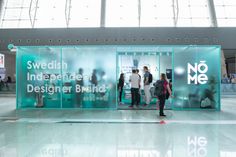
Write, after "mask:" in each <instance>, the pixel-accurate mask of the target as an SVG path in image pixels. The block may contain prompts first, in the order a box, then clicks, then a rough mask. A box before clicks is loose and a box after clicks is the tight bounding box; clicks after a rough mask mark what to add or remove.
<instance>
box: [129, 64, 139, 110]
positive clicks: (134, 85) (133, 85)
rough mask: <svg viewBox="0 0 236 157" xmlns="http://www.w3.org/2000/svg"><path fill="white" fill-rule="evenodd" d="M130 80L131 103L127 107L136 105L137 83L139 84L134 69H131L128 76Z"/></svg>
mask: <svg viewBox="0 0 236 157" xmlns="http://www.w3.org/2000/svg"><path fill="white" fill-rule="evenodd" d="M130 82H131V98H132V100H131V105H130V106H129V107H133V106H134V105H136V106H137V107H138V103H139V102H138V92H139V85H140V78H139V75H138V74H137V72H136V70H135V69H133V70H132V75H131V76H130Z"/></svg>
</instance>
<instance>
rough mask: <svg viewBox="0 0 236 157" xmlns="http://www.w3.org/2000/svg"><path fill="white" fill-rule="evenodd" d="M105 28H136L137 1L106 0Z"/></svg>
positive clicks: (137, 17) (137, 20)
mask: <svg viewBox="0 0 236 157" xmlns="http://www.w3.org/2000/svg"><path fill="white" fill-rule="evenodd" d="M106 26H107V27H138V26H139V15H138V0H107V1H106Z"/></svg>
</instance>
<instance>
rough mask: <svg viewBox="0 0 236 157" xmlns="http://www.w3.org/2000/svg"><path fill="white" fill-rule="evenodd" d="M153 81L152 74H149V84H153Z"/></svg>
mask: <svg viewBox="0 0 236 157" xmlns="http://www.w3.org/2000/svg"><path fill="white" fill-rule="evenodd" d="M152 80H153V78H152V74H151V73H149V76H148V83H152Z"/></svg>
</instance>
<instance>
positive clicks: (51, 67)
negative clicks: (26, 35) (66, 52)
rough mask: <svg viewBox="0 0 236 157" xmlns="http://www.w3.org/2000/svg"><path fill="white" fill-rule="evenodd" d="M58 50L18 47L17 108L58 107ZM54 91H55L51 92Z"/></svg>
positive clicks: (59, 101)
mask: <svg viewBox="0 0 236 157" xmlns="http://www.w3.org/2000/svg"><path fill="white" fill-rule="evenodd" d="M60 52H61V51H60V48H59V47H58V48H49V47H18V51H17V66H16V70H17V105H18V108H34V107H45V108H60V107H61V93H60V89H58V88H60V86H61V81H60V79H57V78H56V76H58V75H60V73H61V66H60V63H61V59H60V58H61V53H60ZM56 88H57V89H58V90H59V92H53V90H55V89H56Z"/></svg>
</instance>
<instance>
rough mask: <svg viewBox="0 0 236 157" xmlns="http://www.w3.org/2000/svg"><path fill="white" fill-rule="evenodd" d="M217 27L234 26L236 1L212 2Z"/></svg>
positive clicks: (222, 0)
mask: <svg viewBox="0 0 236 157" xmlns="http://www.w3.org/2000/svg"><path fill="white" fill-rule="evenodd" d="M214 4H215V10H216V17H217V23H218V26H223V27H227V26H228V27H231V26H236V1H235V0H214Z"/></svg>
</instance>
